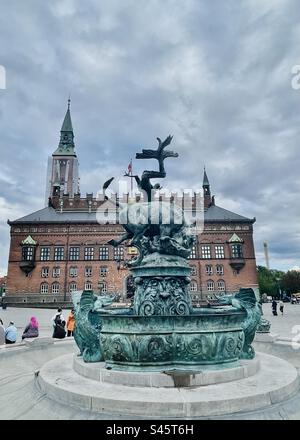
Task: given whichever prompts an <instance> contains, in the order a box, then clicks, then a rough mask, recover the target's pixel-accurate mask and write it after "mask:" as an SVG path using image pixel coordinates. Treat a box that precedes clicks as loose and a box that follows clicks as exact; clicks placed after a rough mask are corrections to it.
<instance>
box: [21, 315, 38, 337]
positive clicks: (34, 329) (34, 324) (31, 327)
mask: <svg viewBox="0 0 300 440" xmlns="http://www.w3.org/2000/svg"><path fill="white" fill-rule="evenodd" d="M38 335H39V323H38V321H37V319H36V317H35V316H32V317H31V318H30V322H29V324H28V325H27V326H26V327H25V330H24V332H23V334H22V340H23V339H25V338H37V337H38Z"/></svg>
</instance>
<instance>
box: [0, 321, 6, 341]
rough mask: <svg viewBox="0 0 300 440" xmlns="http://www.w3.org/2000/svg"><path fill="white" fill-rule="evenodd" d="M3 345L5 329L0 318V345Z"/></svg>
mask: <svg viewBox="0 0 300 440" xmlns="http://www.w3.org/2000/svg"><path fill="white" fill-rule="evenodd" d="M4 344H5V328H4V325H3V321H2V319H1V318H0V345H4Z"/></svg>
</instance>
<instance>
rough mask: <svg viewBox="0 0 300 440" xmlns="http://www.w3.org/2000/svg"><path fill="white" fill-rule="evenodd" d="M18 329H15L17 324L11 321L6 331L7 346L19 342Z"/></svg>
mask: <svg viewBox="0 0 300 440" xmlns="http://www.w3.org/2000/svg"><path fill="white" fill-rule="evenodd" d="M17 333H18V330H17V327H15V323H14V322H13V321H10V323H9V326H8V327H7V328H6V330H5V343H6V344H14V343H15V342H16V340H17Z"/></svg>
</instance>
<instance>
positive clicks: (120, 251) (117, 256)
mask: <svg viewBox="0 0 300 440" xmlns="http://www.w3.org/2000/svg"><path fill="white" fill-rule="evenodd" d="M114 260H124V248H123V246H117V247H115V248H114Z"/></svg>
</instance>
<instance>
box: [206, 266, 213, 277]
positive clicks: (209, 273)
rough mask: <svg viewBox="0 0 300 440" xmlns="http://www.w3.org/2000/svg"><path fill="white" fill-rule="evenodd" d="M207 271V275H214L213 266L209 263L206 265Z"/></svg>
mask: <svg viewBox="0 0 300 440" xmlns="http://www.w3.org/2000/svg"><path fill="white" fill-rule="evenodd" d="M205 273H206V275H212V274H213V267H212V265H211V264H207V265H206V266H205Z"/></svg>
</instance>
